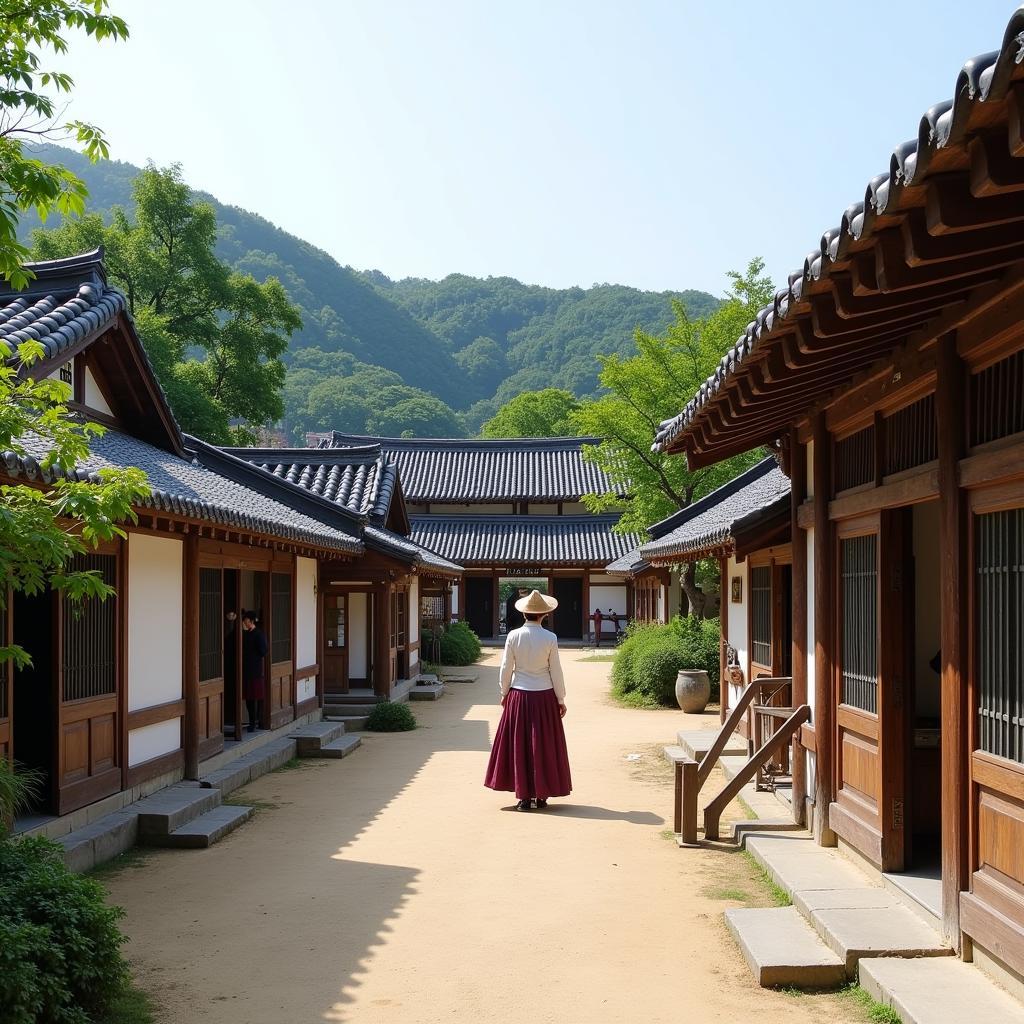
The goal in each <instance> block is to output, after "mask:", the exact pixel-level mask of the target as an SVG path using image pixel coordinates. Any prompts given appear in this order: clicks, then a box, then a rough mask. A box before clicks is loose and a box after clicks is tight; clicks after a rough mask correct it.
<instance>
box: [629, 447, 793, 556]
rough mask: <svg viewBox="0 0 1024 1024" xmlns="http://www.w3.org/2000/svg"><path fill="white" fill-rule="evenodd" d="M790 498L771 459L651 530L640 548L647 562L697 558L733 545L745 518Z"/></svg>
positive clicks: (783, 477) (786, 483)
mask: <svg viewBox="0 0 1024 1024" xmlns="http://www.w3.org/2000/svg"><path fill="white" fill-rule="evenodd" d="M788 494H789V478H788V477H787V476H786V475H785V473H783V472H782V470H781V469H779V467H778V466H777V465H776V463H775V460H774V459H772V458H767V459H764V460H763V461H761V462H759V463H758V464H757V465H756V466H754V467H752V468H751V469H748V470H747V471H746V472H745V473H741V474H740V475H739V476H738V477H736V478H735V479H734V480H730V481H729V483H727V484H724V485H723V486H722V487H719V488H718V490H716V491H712V492H711V493H710V494H708V495H706V496H705V497H703V498H701V499H700V501H696V502H694V503H693V504H692V505H690V506H689V507H688V508H685V509H682V510H681V511H679V512H676V513H675V514H674V515H672V516H669V517H668V519H664V520H662V522H660V523H657V524H655V525H654V526H652V527H651V528H650V532H651V534H652V536H653V537H654V539H653V540H650V541H648V542H647V543H646V544H641V545H640V555H641V556H642V557H643V558H645V559H647V560H648V561H655V560H657V561H659V562H664V561H668V560H671V559H673V558H683V557H691V558H693V557H698V556H701V555H704V554H706V553H709V552H711V551H713V550H715V549H716V548H726V547H728V546H729V545H730V544H731V543H732V531H733V528H734V527H735V525H736V524H737V523H738V522H739V521H740V520H742V519H743V518H744V517H745V516H748V515H750V514H751V513H755V512H759V511H760V510H762V509H765V508H768V507H769V506H771V505H773V504H775V502H777V501H780V500H782V499H785V498H786V497H787V495H788Z"/></svg>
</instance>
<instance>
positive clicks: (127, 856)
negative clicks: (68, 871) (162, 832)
mask: <svg viewBox="0 0 1024 1024" xmlns="http://www.w3.org/2000/svg"><path fill="white" fill-rule="evenodd" d="M152 852H153V851H152V849H149V848H147V847H145V846H133V847H132V848H131V849H130V850H125V851H124V853H121V854H118V856H116V857H113V858H112V859H111V860H107V861H104V862H103V863H102V864H97V865H96V866H95V867H93V868H90V869H89V870H88V871H87V872H86V874H87V875H88V876H89V877H90V878H95V879H96V881H97V882H103V881H105V880H106V879H108V878H115V877H116V876H117V875H119V874H121V872H122V871H127V870H129V868H141V867H143V866H144V865H145V863H146V861H147V860H148V859H149V856H150V854H151V853H152Z"/></svg>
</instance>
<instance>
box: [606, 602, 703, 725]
mask: <svg viewBox="0 0 1024 1024" xmlns="http://www.w3.org/2000/svg"><path fill="white" fill-rule="evenodd" d="M718 650H719V633H718V620H717V619H694V618H689V617H688V618H678V617H677V618H675V619H673V620H672V621H671V622H669V623H668V624H667V625H662V624H660V623H645V624H637V625H634V626H631V627H630V628H629V630H628V632H627V635H626V639H625V640H624V641H623V642H622V644H621V645H620V647H619V649H618V651H617V652H616V654H615V662H614V663H613V665H612V694H613V695H614V696H615V697H617V698H618V699H619V700H621V701H623V703H626V704H630V705H633V706H636V707H660V706H664V707H674V706H675V703H676V699H675V684H676V673H678V672H679V670H680V669H684V668H687V669H704V670H705V671H706V672H707V673H708V678H709V679H710V681H711V699H712V700H715V699H717V696H718V681H719V680H718Z"/></svg>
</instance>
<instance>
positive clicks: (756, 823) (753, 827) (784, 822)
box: [726, 818, 804, 844]
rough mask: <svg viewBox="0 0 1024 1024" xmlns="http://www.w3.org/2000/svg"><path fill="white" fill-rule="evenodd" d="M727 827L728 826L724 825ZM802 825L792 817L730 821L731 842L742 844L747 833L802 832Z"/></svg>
mask: <svg viewBox="0 0 1024 1024" xmlns="http://www.w3.org/2000/svg"><path fill="white" fill-rule="evenodd" d="M726 827H727V828H728V826H726ZM803 831H804V827H803V825H798V824H797V823H796V822H795V821H794V820H793V819H792V818H752V819H750V820H749V821H734V822H733V823H732V838H733V842H735V843H740V844H742V843H743V841H744V839H745V837H746V836H748V835H760V834H761V833H763V832H803Z"/></svg>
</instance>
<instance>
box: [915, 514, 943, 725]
mask: <svg viewBox="0 0 1024 1024" xmlns="http://www.w3.org/2000/svg"><path fill="white" fill-rule="evenodd" d="M939 607H940V592H939V503H938V502H937V501H929V502H926V503H925V504H923V505H915V506H914V682H915V683H916V700H915V708H914V710H915V713H916V716H917V718H939V716H940V714H941V709H940V704H941V694H940V687H939V675H938V673H937V672H933V671H932V668H931V665H930V664H929V662H930V661H931V660H932V658H933V657H935V652H936V651H937V650H938V649H939V632H940V628H941V619H940V613H939Z"/></svg>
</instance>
